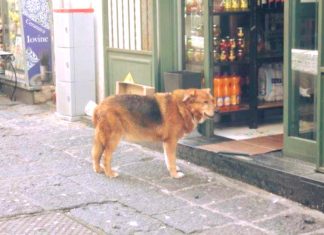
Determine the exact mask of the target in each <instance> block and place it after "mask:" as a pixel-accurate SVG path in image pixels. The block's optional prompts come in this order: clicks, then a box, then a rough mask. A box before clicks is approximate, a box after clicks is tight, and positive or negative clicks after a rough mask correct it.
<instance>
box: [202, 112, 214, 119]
mask: <svg viewBox="0 0 324 235" xmlns="http://www.w3.org/2000/svg"><path fill="white" fill-rule="evenodd" d="M204 116H205V117H207V118H209V119H212V118H214V115H212V116H210V115H208V114H207V113H204Z"/></svg>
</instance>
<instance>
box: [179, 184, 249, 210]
mask: <svg viewBox="0 0 324 235" xmlns="http://www.w3.org/2000/svg"><path fill="white" fill-rule="evenodd" d="M176 195H177V196H179V197H181V198H185V199H186V200H188V201H190V202H192V203H195V204H198V205H213V204H215V203H219V202H221V201H225V200H228V199H230V198H233V197H237V196H241V195H245V193H244V192H243V191H241V190H238V189H235V188H233V187H229V186H227V185H225V184H221V183H209V184H207V185H203V186H197V187H191V188H188V189H184V190H181V191H178V192H177V193H176Z"/></svg>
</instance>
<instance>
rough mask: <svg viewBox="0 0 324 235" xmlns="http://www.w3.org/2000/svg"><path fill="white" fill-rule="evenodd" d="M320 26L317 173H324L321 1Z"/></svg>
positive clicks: (321, 4) (322, 10)
mask: <svg viewBox="0 0 324 235" xmlns="http://www.w3.org/2000/svg"><path fill="white" fill-rule="evenodd" d="M318 8H319V16H318V22H321V23H320V25H319V31H318V51H319V72H320V75H319V79H318V84H317V93H318V94H319V95H318V97H319V98H318V100H319V101H320V102H317V110H318V112H317V120H318V128H317V133H318V143H319V144H318V155H319V156H318V160H317V171H319V172H322V173H324V141H323V140H324V42H323V38H324V2H323V1H319V5H318Z"/></svg>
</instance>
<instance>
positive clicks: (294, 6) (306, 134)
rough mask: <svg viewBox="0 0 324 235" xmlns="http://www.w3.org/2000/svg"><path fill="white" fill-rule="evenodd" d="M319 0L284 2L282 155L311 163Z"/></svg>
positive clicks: (315, 139)
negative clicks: (283, 144) (286, 38)
mask: <svg viewBox="0 0 324 235" xmlns="http://www.w3.org/2000/svg"><path fill="white" fill-rule="evenodd" d="M319 2H320V1H319V0H290V1H288V2H286V3H287V4H285V5H286V6H285V16H286V18H287V19H286V20H285V24H286V25H285V35H286V37H288V40H286V46H285V54H286V56H285V65H286V66H285V78H286V79H285V98H286V99H285V108H284V110H285V115H284V116H285V118H284V122H285V139H284V142H285V146H284V153H285V155H288V156H292V157H294V158H300V159H303V160H306V161H309V162H313V163H315V162H316V160H317V157H318V132H317V130H318V116H317V110H318V109H317V103H318V92H319V91H318V90H317V89H316V88H317V85H318V78H319V66H318V54H319V53H318V46H319V42H318V38H319V37H318V22H319V21H318V12H319V11H318V8H319Z"/></svg>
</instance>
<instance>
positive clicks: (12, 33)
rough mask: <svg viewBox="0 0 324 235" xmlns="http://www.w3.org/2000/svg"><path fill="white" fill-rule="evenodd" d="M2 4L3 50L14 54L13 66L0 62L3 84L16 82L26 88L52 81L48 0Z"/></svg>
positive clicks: (4, 1) (12, 0) (0, 46)
mask: <svg viewBox="0 0 324 235" xmlns="http://www.w3.org/2000/svg"><path fill="white" fill-rule="evenodd" d="M0 4H1V21H0V32H1V37H0V51H2V52H7V53H11V54H12V55H13V57H12V59H13V61H12V65H13V66H9V63H6V61H3V60H2V61H0V81H1V83H6V84H13V82H16V85H17V86H19V87H21V88H25V89H27V90H28V89H38V88H40V87H41V86H42V85H43V84H48V83H51V82H52V76H51V75H52V48H51V18H52V14H51V10H50V3H49V1H48V0H1V2H0ZM13 68H14V69H13ZM15 75H16V76H15Z"/></svg>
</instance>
